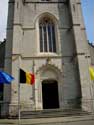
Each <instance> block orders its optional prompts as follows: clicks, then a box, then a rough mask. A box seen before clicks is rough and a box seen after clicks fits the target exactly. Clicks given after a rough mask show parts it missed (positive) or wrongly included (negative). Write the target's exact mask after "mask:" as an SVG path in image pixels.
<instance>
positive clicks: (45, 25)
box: [39, 17, 56, 53]
mask: <svg viewBox="0 0 94 125" xmlns="http://www.w3.org/2000/svg"><path fill="white" fill-rule="evenodd" d="M39 36H40V52H53V53H55V52H56V37H55V24H54V22H53V20H52V19H50V18H49V17H44V18H42V19H41V20H40V21H39Z"/></svg>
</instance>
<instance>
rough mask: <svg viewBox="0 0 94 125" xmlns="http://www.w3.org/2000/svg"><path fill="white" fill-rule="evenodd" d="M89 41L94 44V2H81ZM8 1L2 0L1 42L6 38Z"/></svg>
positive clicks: (84, 0) (91, 0)
mask: <svg viewBox="0 0 94 125" xmlns="http://www.w3.org/2000/svg"><path fill="white" fill-rule="evenodd" d="M81 1H82V12H83V16H84V23H85V27H86V34H87V40H89V42H90V43H91V42H94V0H81ZM7 13H8V0H0V41H3V39H4V38H6V25H7Z"/></svg>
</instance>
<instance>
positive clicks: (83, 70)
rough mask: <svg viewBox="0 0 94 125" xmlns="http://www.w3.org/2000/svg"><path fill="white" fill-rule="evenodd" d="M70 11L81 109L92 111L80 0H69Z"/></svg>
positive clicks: (88, 55)
mask: <svg viewBox="0 0 94 125" xmlns="http://www.w3.org/2000/svg"><path fill="white" fill-rule="evenodd" d="M69 5H70V12H71V19H72V24H73V26H72V30H73V33H74V39H75V47H76V53H77V59H78V68H79V76H80V84H81V91H82V109H84V110H86V111H92V108H93V107H92V106H93V105H92V87H91V81H90V78H89V65H90V59H89V58H90V54H89V51H88V46H87V40H86V35H85V31H84V30H83V29H85V28H84V23H83V20H82V14H81V7H80V9H79V6H81V3H80V0H70V2H69Z"/></svg>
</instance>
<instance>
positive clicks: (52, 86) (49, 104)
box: [42, 80, 59, 109]
mask: <svg viewBox="0 0 94 125" xmlns="http://www.w3.org/2000/svg"><path fill="white" fill-rule="evenodd" d="M42 100H43V109H55V108H59V99H58V83H57V81H55V80H44V81H43V82H42Z"/></svg>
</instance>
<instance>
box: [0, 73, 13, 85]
mask: <svg viewBox="0 0 94 125" xmlns="http://www.w3.org/2000/svg"><path fill="white" fill-rule="evenodd" d="M12 80H14V78H13V77H12V76H11V75H10V74H8V73H6V72H4V71H0V84H1V83H2V84H3V83H7V84H10V83H11V81H12Z"/></svg>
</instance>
